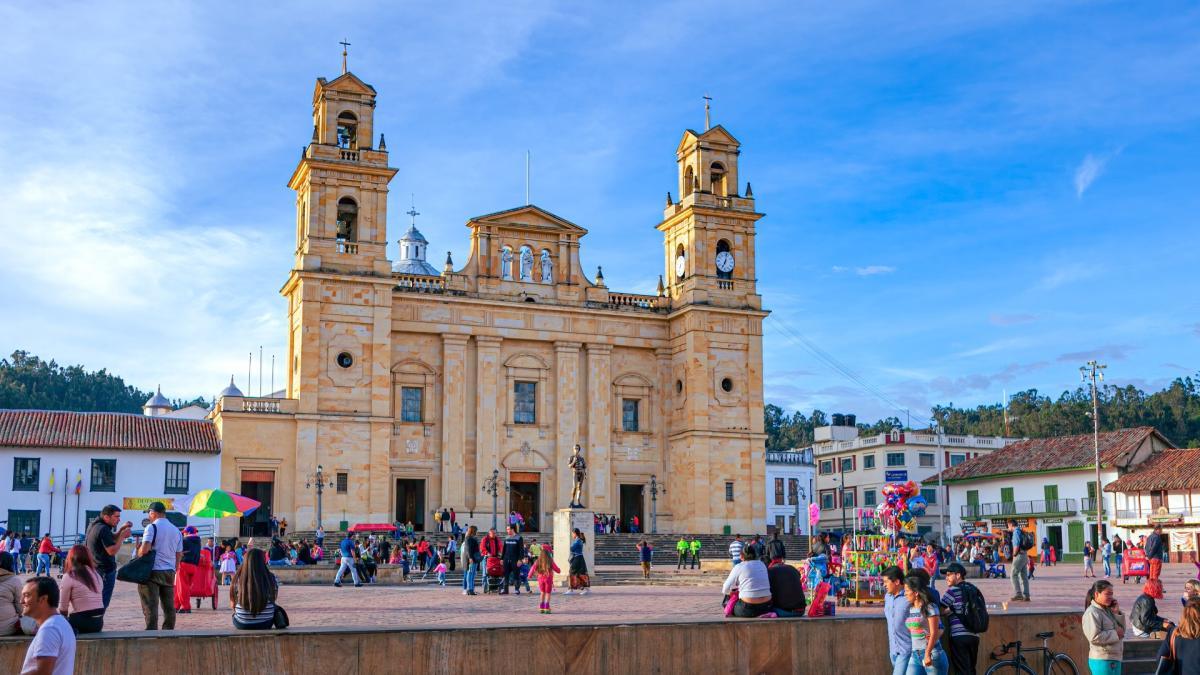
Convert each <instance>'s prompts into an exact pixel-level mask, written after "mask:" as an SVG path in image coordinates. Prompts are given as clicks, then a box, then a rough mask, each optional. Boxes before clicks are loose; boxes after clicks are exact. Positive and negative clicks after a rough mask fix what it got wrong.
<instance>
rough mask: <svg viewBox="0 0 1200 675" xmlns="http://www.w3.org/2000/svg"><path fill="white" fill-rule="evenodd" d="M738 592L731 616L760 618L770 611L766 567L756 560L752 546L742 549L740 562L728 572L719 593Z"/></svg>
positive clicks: (769, 584)
mask: <svg viewBox="0 0 1200 675" xmlns="http://www.w3.org/2000/svg"><path fill="white" fill-rule="evenodd" d="M733 591H737V592H738V599H737V602H736V603H734V605H733V616H737V617H742V618H747V619H752V618H754V617H756V616H762V615H763V614H766V613H767V612H770V611H771V610H772V607H771V581H770V578H769V577H768V576H767V566H766V565H764V564H763V562H762V561H761V560H759V559H758V552H757V551H756V550H754V546H753V545H749V546H746V547H745V548H743V549H742V562H740V563H738V564H737V565H734V567H733V569H732V570H730V571H729V578H727V579H726V580H725V585H724V586H722V587H721V592H722V593H724V594H725V595H727V596H728V595H729V594H730V593H732V592H733Z"/></svg>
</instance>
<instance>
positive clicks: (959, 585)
mask: <svg viewBox="0 0 1200 675" xmlns="http://www.w3.org/2000/svg"><path fill="white" fill-rule="evenodd" d="M942 572H943V573H944V574H945V575H946V584H947V585H948V586H949V588H947V589H946V592H945V593H942V600H941V601H942V606H943V608H944V609H943V610H942V616H943V617H945V618H946V622H947V624H948V626H949V632H950V649H949V651H948V656H949V657H950V669H951V670H952V671H953V672H955V673H961V674H962V675H975V670H976V667H977V665H976V664H977V662H978V659H979V634H980V633H983V632H986V631H987V629H988V621H989V620H990V618H991V617H989V616H988V611H987V603H986V602H985V600H984V598H983V593H981V592H980V591H979V589H978V588H977V587H976V586H975V585H974V584H971V583H968V582H966V581H964V579H966V576H967V570H966V568H964V567H963V566H962V565H961V564H959V563H957V562H952V563H950V564H949V565H946V567H945V568H944V569H943V570H942Z"/></svg>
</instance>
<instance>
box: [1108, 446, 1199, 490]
mask: <svg viewBox="0 0 1200 675" xmlns="http://www.w3.org/2000/svg"><path fill="white" fill-rule="evenodd" d="M1194 488H1200V450H1195V449H1192V450H1167V451H1165V452H1159V453H1155V455H1154V456H1153V457H1151V458H1150V459H1148V460H1146V461H1145V462H1142V463H1141V464H1138V465H1137V467H1135V468H1134V469H1133V471H1130V472H1129V473H1127V474H1125V475H1124V476H1121V477H1120V478H1118V479H1116V480H1115V481H1113V482H1111V483H1109V484H1108V485H1105V486H1104V491H1105V492H1145V491H1150V490H1191V489H1194Z"/></svg>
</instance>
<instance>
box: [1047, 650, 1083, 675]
mask: <svg viewBox="0 0 1200 675" xmlns="http://www.w3.org/2000/svg"><path fill="white" fill-rule="evenodd" d="M1050 673H1051V675H1079V669H1078V668H1076V667H1075V662H1074V661H1072V660H1071V657H1069V656H1067V655H1066V654H1055V655H1054V660H1053V661H1051V662H1050Z"/></svg>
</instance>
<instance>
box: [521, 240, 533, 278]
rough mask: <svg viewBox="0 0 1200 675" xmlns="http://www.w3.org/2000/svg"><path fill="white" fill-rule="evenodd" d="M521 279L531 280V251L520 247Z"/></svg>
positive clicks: (525, 247)
mask: <svg viewBox="0 0 1200 675" xmlns="http://www.w3.org/2000/svg"><path fill="white" fill-rule="evenodd" d="M521 281H533V251H531V250H530V249H529V247H528V246H522V247H521Z"/></svg>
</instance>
